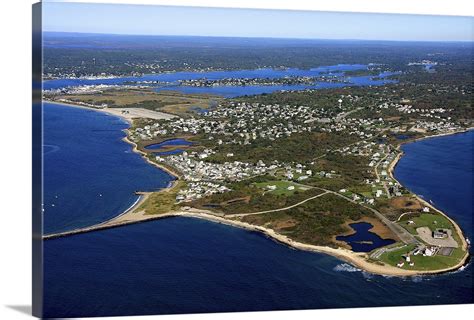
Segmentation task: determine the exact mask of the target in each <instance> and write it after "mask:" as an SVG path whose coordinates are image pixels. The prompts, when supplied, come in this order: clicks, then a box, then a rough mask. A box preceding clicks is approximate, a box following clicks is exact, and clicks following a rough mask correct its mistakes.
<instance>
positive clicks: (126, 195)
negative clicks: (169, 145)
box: [43, 103, 174, 234]
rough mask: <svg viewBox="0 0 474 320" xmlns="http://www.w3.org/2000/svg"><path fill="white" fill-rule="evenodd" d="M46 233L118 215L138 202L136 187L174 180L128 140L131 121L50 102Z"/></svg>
mask: <svg viewBox="0 0 474 320" xmlns="http://www.w3.org/2000/svg"><path fill="white" fill-rule="evenodd" d="M43 115H44V117H43V118H44V121H43V123H44V127H43V128H44V144H43V159H44V170H43V173H44V200H43V210H44V212H43V214H44V233H45V234H48V233H54V232H61V231H66V230H71V229H75V228H79V227H85V226H90V225H93V224H96V223H99V222H103V221H105V220H108V219H110V218H113V217H114V216H116V215H117V214H119V213H121V212H123V211H125V210H126V209H127V208H129V207H130V206H131V205H132V204H133V203H135V202H136V201H137V200H138V196H137V195H135V191H153V190H159V189H161V188H164V187H166V186H167V185H168V184H169V183H170V181H172V180H173V179H174V178H173V177H172V176H170V175H169V174H167V173H166V172H164V171H161V170H157V169H156V168H154V167H152V166H151V165H150V164H148V163H147V162H146V161H145V160H144V159H143V158H142V157H141V156H140V155H138V154H136V153H134V152H132V149H131V145H130V144H128V143H126V142H124V141H122V139H123V138H124V137H125V132H123V131H122V130H124V129H126V128H128V124H127V123H126V122H125V121H123V120H122V119H121V118H119V117H115V116H110V115H107V114H104V113H102V112H97V111H94V110H86V109H80V108H74V107H68V106H62V105H57V104H51V103H45V104H44V111H43Z"/></svg>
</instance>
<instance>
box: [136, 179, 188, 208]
mask: <svg viewBox="0 0 474 320" xmlns="http://www.w3.org/2000/svg"><path fill="white" fill-rule="evenodd" d="M184 186H185V182H183V181H178V182H177V183H176V185H175V186H173V187H172V188H167V189H163V190H160V191H157V192H153V193H152V194H150V196H149V197H148V199H147V200H146V201H145V202H144V203H142V205H141V206H139V207H138V208H137V210H138V211H141V210H144V211H145V214H150V215H152V214H162V213H166V212H169V211H172V210H174V209H177V208H178V207H179V205H176V195H177V193H178V191H179V190H180V189H182V188H183V187H184Z"/></svg>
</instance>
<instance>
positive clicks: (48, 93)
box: [43, 84, 143, 97]
mask: <svg viewBox="0 0 474 320" xmlns="http://www.w3.org/2000/svg"><path fill="white" fill-rule="evenodd" d="M130 88H143V87H137V86H129V85H118V84H93V85H89V84H88V85H82V86H72V87H63V88H58V89H49V90H43V95H44V96H45V97H52V96H55V95H66V94H68V95H79V94H96V93H103V92H104V91H106V90H124V89H130Z"/></svg>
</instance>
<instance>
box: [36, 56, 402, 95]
mask: <svg viewBox="0 0 474 320" xmlns="http://www.w3.org/2000/svg"><path fill="white" fill-rule="evenodd" d="M366 68H367V65H362V64H354V65H348V64H340V65H335V66H324V67H318V68H312V69H309V70H301V69H296V68H290V69H284V70H277V69H268V68H267V69H255V70H234V71H211V72H184V71H183V72H173V73H163V74H150V75H144V76H140V77H121V78H114V79H90V80H88V79H57V80H48V81H45V82H44V84H43V86H44V89H45V90H48V89H58V88H64V87H68V86H78V85H93V84H124V83H125V82H127V81H164V82H170V83H177V81H178V80H191V79H199V78H207V79H209V80H218V79H223V78H281V77H286V76H318V75H321V74H326V73H331V74H332V75H337V76H340V77H343V75H344V72H345V71H353V70H363V69H366ZM392 74H394V73H392V72H383V73H381V74H380V75H379V76H378V77H379V78H382V79H373V78H374V77H372V76H356V77H346V78H345V79H346V80H347V81H349V82H350V84H345V83H327V82H319V83H316V84H314V85H286V86H284V85H282V86H217V87H202V88H200V87H191V86H176V85H167V86H160V87H158V88H157V89H156V90H157V91H161V90H175V91H180V92H183V93H208V94H216V95H220V96H224V97H236V96H241V95H252V94H261V93H271V92H274V91H279V90H303V89H309V88H313V89H323V88H340V87H345V86H348V85H352V86H369V85H374V86H377V85H384V84H387V83H394V82H395V81H394V80H388V79H383V78H385V77H387V76H390V75H392Z"/></svg>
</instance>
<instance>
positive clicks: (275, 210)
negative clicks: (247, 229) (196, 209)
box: [225, 192, 328, 218]
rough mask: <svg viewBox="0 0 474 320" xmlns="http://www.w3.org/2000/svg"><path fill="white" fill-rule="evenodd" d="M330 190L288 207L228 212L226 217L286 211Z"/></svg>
mask: <svg viewBox="0 0 474 320" xmlns="http://www.w3.org/2000/svg"><path fill="white" fill-rule="evenodd" d="M327 193H328V192H323V193H320V194H318V195H316V196H312V197H309V198H307V199H305V200H303V201H300V202H298V203H295V204H293V205H291V206H288V207H284V208H278V209H272V210H265V211H257V212H249V213H236V214H226V215H225V217H226V218H237V217H246V216H252V215H257V214H263V213H271V212H278V211H285V210H288V209H291V208H294V207H297V206H299V205H302V204H303V203H305V202H308V201H310V200H313V199H316V198H319V197H322V196H324V195H325V194H327Z"/></svg>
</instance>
